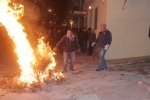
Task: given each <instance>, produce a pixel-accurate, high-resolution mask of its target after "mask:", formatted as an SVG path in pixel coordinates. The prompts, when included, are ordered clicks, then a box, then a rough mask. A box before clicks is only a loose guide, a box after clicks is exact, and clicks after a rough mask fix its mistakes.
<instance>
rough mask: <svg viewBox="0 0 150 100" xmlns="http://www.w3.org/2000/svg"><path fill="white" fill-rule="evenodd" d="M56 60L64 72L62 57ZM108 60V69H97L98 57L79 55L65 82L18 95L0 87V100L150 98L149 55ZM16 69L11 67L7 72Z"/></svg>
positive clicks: (118, 99) (134, 99) (137, 99)
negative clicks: (149, 87)
mask: <svg viewBox="0 0 150 100" xmlns="http://www.w3.org/2000/svg"><path fill="white" fill-rule="evenodd" d="M56 62H57V66H56V67H57V68H56V69H57V70H58V71H61V69H62V67H63V65H62V63H63V59H62V56H59V57H56ZM107 63H108V70H104V71H101V72H95V71H94V70H95V69H96V68H97V64H98V60H96V61H93V60H92V58H91V57H89V56H87V55H83V54H81V55H77V58H76V62H75V71H74V72H70V71H69V72H68V73H65V74H64V75H65V80H64V81H63V82H62V83H56V82H50V83H49V84H43V86H42V87H41V88H39V89H37V92H33V93H32V92H23V93H19V94H18V93H14V92H9V91H6V90H2V89H0V100H150V93H149V91H148V89H147V88H146V87H147V85H145V83H150V62H149V57H141V58H130V59H121V60H109V61H107ZM0 65H1V64H0ZM68 66H69V65H68ZM7 67H8V66H7ZM8 69H9V70H8ZM13 69H14V67H12V69H11V67H10V68H9V67H8V68H6V69H5V70H4V71H5V72H7V71H8V72H10V71H13ZM16 69H17V68H15V70H16ZM17 72H18V71H17ZM140 81H141V82H140Z"/></svg>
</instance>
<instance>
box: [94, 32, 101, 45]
mask: <svg viewBox="0 0 150 100" xmlns="http://www.w3.org/2000/svg"><path fill="white" fill-rule="evenodd" d="M99 37H100V33H99V35H98V37H97V39H96V40H95V43H98V42H99Z"/></svg>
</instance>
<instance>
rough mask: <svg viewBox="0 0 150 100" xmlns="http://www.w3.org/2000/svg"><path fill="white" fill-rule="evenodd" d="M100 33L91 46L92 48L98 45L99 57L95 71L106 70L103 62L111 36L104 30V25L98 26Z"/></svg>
mask: <svg viewBox="0 0 150 100" xmlns="http://www.w3.org/2000/svg"><path fill="white" fill-rule="evenodd" d="M100 29H101V31H100V32H99V36H98V38H97V39H96V41H95V42H93V43H92V44H91V45H92V46H94V45H95V44H96V43H98V45H99V55H100V63H99V66H98V69H97V70H96V71H101V70H102V67H103V69H107V65H106V61H105V58H104V56H105V53H106V51H107V50H108V49H109V46H110V44H111V41H112V34H111V32H110V31H109V30H107V29H106V24H105V23H103V24H101V25H100Z"/></svg>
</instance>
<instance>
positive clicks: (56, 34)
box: [48, 27, 96, 56]
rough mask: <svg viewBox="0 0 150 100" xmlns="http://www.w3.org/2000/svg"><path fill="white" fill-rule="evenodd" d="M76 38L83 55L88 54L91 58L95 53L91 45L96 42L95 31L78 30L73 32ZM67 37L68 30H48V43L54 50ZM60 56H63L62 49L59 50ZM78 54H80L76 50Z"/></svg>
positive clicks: (89, 29)
mask: <svg viewBox="0 0 150 100" xmlns="http://www.w3.org/2000/svg"><path fill="white" fill-rule="evenodd" d="M71 31H72V32H73V34H74V35H75V37H76V38H77V40H78V42H79V45H80V47H81V52H82V53H88V55H89V56H91V55H92V53H93V48H94V47H92V46H91V43H92V42H94V41H95V40H96V34H95V33H94V30H93V29H91V28H88V29H86V28H84V27H83V28H77V29H72V30H71ZM65 35H66V30H63V29H60V28H58V29H52V28H50V29H49V30H48V42H49V44H50V46H51V48H54V47H55V46H56V44H57V43H58V42H59V41H60V40H61V39H62V38H63V37H64V36H65ZM58 51H59V52H58V53H59V54H62V53H63V52H62V48H59V50H58ZM76 53H79V52H78V51H77V49H76Z"/></svg>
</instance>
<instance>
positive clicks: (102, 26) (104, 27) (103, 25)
mask: <svg viewBox="0 0 150 100" xmlns="http://www.w3.org/2000/svg"><path fill="white" fill-rule="evenodd" d="M100 30H101V31H105V30H106V24H105V23H103V24H101V25H100Z"/></svg>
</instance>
